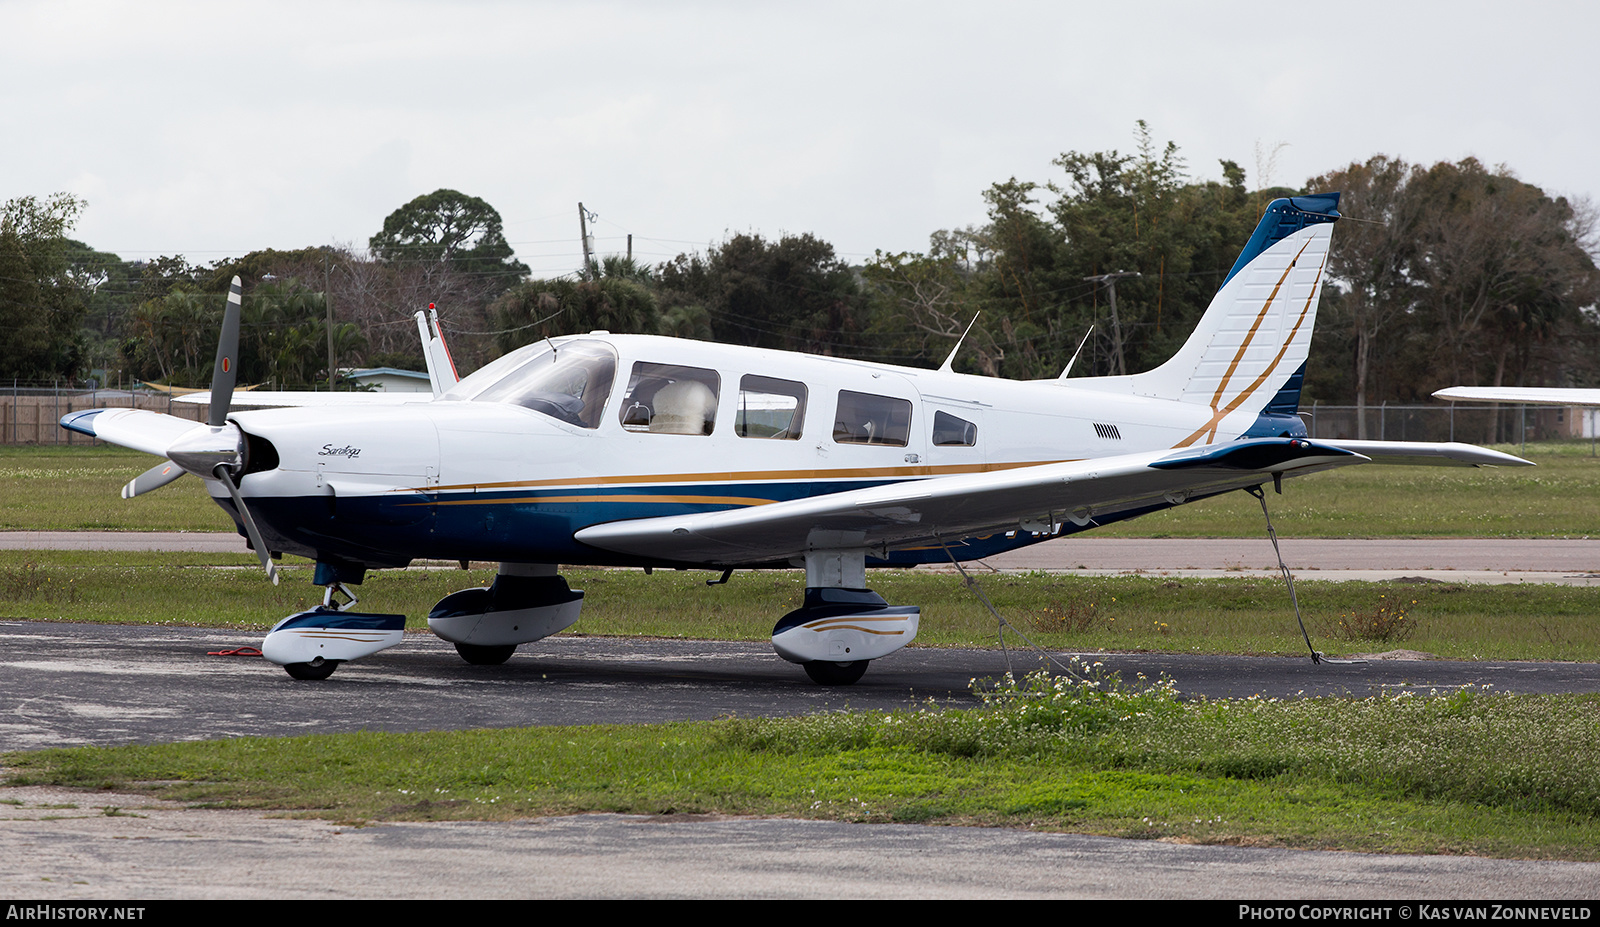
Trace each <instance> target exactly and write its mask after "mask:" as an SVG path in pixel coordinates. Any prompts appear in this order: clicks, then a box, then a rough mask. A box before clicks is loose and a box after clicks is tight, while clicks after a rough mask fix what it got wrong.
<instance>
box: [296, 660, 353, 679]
mask: <svg viewBox="0 0 1600 927" xmlns="http://www.w3.org/2000/svg"><path fill="white" fill-rule="evenodd" d="M340 662H342V661H340V660H323V661H322V662H321V663H285V664H284V665H283V669H284V672H286V673H288V674H289V675H290V676H293V677H294V678H296V679H327V678H328V677H329V676H332V675H333V671H334V670H336V669H338V668H339V664H340Z"/></svg>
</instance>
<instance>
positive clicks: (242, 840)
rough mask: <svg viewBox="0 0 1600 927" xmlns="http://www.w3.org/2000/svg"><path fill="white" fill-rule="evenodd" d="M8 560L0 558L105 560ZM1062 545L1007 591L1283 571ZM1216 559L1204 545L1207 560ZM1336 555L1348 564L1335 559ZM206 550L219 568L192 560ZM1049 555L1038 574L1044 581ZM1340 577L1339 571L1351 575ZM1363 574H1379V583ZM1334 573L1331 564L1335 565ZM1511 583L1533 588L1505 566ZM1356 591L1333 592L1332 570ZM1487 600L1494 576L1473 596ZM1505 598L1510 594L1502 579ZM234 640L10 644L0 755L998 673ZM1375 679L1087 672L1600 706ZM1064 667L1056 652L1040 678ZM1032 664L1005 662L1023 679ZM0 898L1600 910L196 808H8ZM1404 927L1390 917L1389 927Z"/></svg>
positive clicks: (446, 724) (1454, 677)
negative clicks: (501, 661)
mask: <svg viewBox="0 0 1600 927" xmlns="http://www.w3.org/2000/svg"><path fill="white" fill-rule="evenodd" d="M27 534H29V535H30V537H28V538H16V537H15V536H14V535H13V536H0V547H6V546H26V547H50V546H79V547H91V546H106V544H107V543H108V542H97V541H95V540H94V539H88V538H82V537H71V538H65V539H62V540H60V541H57V542H49V540H48V539H46V538H41V537H39V536H38V533H31V532H30V533H27ZM114 541H115V543H112V544H110V546H111V547H113V548H114V549H173V548H174V547H177V548H179V549H202V550H210V549H228V550H232V549H238V550H241V551H242V549H243V546H242V542H240V541H239V539H238V538H237V537H236V536H233V535H199V536H196V535H179V536H178V537H176V538H175V539H174V538H151V537H150V536H147V535H139V536H128V535H122V536H118V537H116V538H114ZM1322 543H1324V544H1326V545H1327V546H1324V547H1321V548H1320V549H1316V550H1312V549H1311V548H1312V547H1313V542H1307V541H1299V540H1295V541H1286V542H1285V544H1284V551H1285V556H1286V559H1288V560H1289V561H1290V564H1291V567H1293V568H1295V569H1297V570H1312V569H1315V567H1311V566H1306V565H1305V564H1306V563H1312V562H1316V563H1320V565H1321V567H1322V569H1317V570H1316V572H1315V574H1314V575H1315V576H1316V577H1317V578H1325V579H1332V578H1395V577H1398V576H1405V575H1418V574H1420V575H1422V576H1423V577H1424V578H1437V577H1442V578H1447V579H1454V580H1457V581H1477V582H1482V581H1499V582H1527V581H1563V582H1571V583H1580V584H1588V583H1590V582H1592V581H1593V580H1594V577H1593V576H1592V575H1590V574H1589V572H1588V571H1589V569H1590V567H1591V566H1592V565H1594V564H1596V563H1600V543H1596V542H1590V541H1576V542H1529V541H1512V542H1506V541H1490V542H1479V543H1477V544H1471V543H1469V544H1451V543H1449V542H1439V541H1427V542H1418V541H1399V542H1373V541H1359V542H1322ZM1188 544H1189V542H1176V541H1160V542H1150V541H1123V540H1120V539H1095V540H1094V541H1093V542H1092V544H1091V542H1090V541H1089V539H1082V540H1079V539H1067V540H1063V541H1056V542H1050V543H1048V544H1045V545H1039V546H1037V547H1034V548H1029V549H1026V550H1024V551H1019V552H1016V553H1014V554H1010V555H1006V557H1005V558H993V559H991V560H990V561H989V563H988V566H990V567H993V568H996V569H1062V570H1071V571H1073V572H1128V571H1141V572H1156V573H1160V572H1168V571H1171V572H1178V573H1183V574H1201V575H1209V574H1213V573H1220V574H1223V575H1241V574H1248V573H1251V572H1261V573H1264V574H1265V573H1271V572H1275V564H1276V560H1275V558H1274V557H1272V552H1271V547H1270V545H1268V544H1267V543H1266V542H1265V540H1260V541H1254V542H1252V541H1248V540H1246V541H1222V542H1201V543H1199V544H1196V545H1195V546H1187V545H1188ZM1207 544H1209V545H1210V546H1206V545H1207ZM1341 544H1344V545H1351V547H1350V549H1349V551H1348V552H1347V553H1344V554H1341V553H1339V550H1338V545H1341ZM200 545H216V546H214V547H206V546H200ZM1040 557H1045V558H1046V559H1044V560H1042V561H1041V560H1040V559H1039V558H1040ZM1339 557H1345V558H1346V559H1343V560H1340V559H1338V558H1339ZM1374 558H1375V559H1374ZM1330 564H1342V565H1343V566H1342V567H1331V566H1330ZM1518 567H1520V569H1519V568H1518ZM1341 569H1342V570H1343V571H1345V572H1347V573H1348V574H1349V575H1339V573H1340V570H1341ZM1475 575H1482V576H1485V577H1490V578H1475ZM1495 576H1498V577H1500V578H1499V579H1493V578H1492V577H1495ZM257 644H259V636H258V635H256V634H245V633H241V632H230V631H214V630H199V629H188V628H159V627H133V626H107V625H86V624H69V623H40V622H31V621H20V620H5V621H0V750H31V749H39V748H44V747H51V746H70V745H80V744H91V745H115V744H125V743H151V742H165V741H176V740H189V739H207V738H224V737H236V736H244V735H268V736H272V735H283V734H303V733H317V732H334V731H354V730H363V729H365V730H385V731H410V730H435V729H459V728H474V727H501V726H520V725H534V724H583V723H600V722H611V721H616V722H655V721H672V720H683V719H703V718H711V717H717V716H719V715H724V714H730V713H734V714H741V715H771V714H794V713H801V712H809V711H817V710H826V709H830V708H843V707H847V706H848V707H853V708H895V707H905V706H909V705H913V704H918V703H920V702H921V701H922V700H924V699H926V698H929V697H933V698H937V699H939V700H941V701H944V702H947V703H953V704H960V703H963V702H964V701H969V700H970V699H971V698H972V696H971V694H970V690H969V682H970V681H971V680H972V679H973V678H974V677H980V678H981V677H996V676H998V675H1000V674H1002V673H1004V672H1006V670H1007V668H1008V656H1007V654H1005V653H1002V652H1000V651H994V650H946V649H931V648H910V649H908V650H905V651H902V652H901V653H899V654H896V655H895V656H893V657H891V658H888V659H885V660H882V661H878V662H877V663H875V664H874V665H873V667H872V669H871V670H870V671H869V672H868V674H867V676H866V677H865V678H864V679H863V680H862V681H861V682H860V683H858V684H857V685H855V686H851V687H848V688H846V689H824V688H820V687H817V686H814V685H812V684H811V683H810V682H809V681H808V680H807V679H806V678H805V676H804V674H803V673H801V672H800V671H799V670H798V668H796V667H793V666H791V665H789V664H787V663H784V662H783V661H782V660H780V659H778V658H777V657H776V656H775V655H774V654H773V653H772V651H771V648H770V647H768V646H767V645H765V644H751V643H726V642H714V641H664V640H636V639H629V640H619V639H613V638H584V637H557V638H550V639H547V640H545V641H541V642H538V643H536V644H532V645H526V646H524V647H523V648H522V650H521V651H520V652H519V653H518V654H517V656H515V657H513V658H512V660H511V662H510V663H508V664H507V665H505V666H501V667H474V666H469V665H467V664H465V663H463V662H462V661H461V660H459V658H457V657H456V655H455V654H454V652H453V650H452V649H451V648H450V647H449V646H448V645H446V644H444V643H443V642H441V641H439V640H437V639H435V638H433V637H432V636H431V635H427V634H420V635H408V636H407V639H406V641H405V642H404V643H403V644H401V645H400V646H398V647H396V648H394V649H392V650H389V651H385V652H383V653H380V654H378V655H375V656H373V657H371V658H369V659H367V660H364V661H360V662H359V663H355V664H351V665H349V666H345V667H342V668H340V670H339V671H338V672H337V673H335V674H334V676H333V677H332V678H331V679H329V680H327V681H325V682H321V683H305V682H296V681H294V680H292V679H290V678H289V677H288V676H287V675H286V674H285V673H283V672H282V671H281V670H280V669H278V668H277V667H275V666H272V665H271V664H268V663H266V662H265V661H263V660H261V659H260V658H259V657H249V656H212V655H210V654H211V653H213V652H220V651H227V650H234V649H237V648H240V647H250V646H255V645H257ZM1414 656H1416V655H1410V654H1404V653H1391V654H1383V655H1376V656H1375V657H1374V659H1372V660H1371V661H1370V662H1366V663H1340V664H1331V663H1323V664H1321V665H1313V664H1312V662H1311V661H1310V660H1309V659H1307V658H1304V657H1299V658H1293V657H1226V656H1225V657H1217V656H1189V655H1182V654H1109V655H1106V654H1100V655H1087V656H1086V657H1085V658H1086V659H1088V660H1089V661H1090V662H1094V661H1100V662H1101V663H1103V664H1104V668H1105V669H1107V670H1111V671H1116V672H1120V673H1122V674H1123V675H1124V676H1125V677H1132V676H1134V675H1135V674H1138V673H1143V674H1145V675H1146V676H1149V677H1156V676H1160V675H1163V674H1165V675H1168V676H1170V677H1172V678H1173V679H1174V680H1175V681H1176V683H1177V685H1178V687H1179V689H1180V690H1181V691H1183V692H1186V693H1190V694H1204V695H1208V696H1213V697H1223V696H1247V695H1263V696H1268V697H1295V696H1298V695H1302V694H1303V695H1318V694H1333V695H1339V694H1349V695H1356V696H1360V695H1366V694H1370V693H1373V692H1375V691H1380V690H1391V691H1393V690H1406V691H1415V692H1431V691H1451V690H1454V689H1456V688H1459V687H1461V686H1469V685H1470V686H1491V687H1493V688H1494V689H1496V690H1500V691H1512V692H1597V691H1600V666H1596V665H1593V664H1572V663H1516V662H1510V661H1495V662H1474V663H1465V662H1452V661H1436V660H1416V659H1408V657H1414ZM1050 658H1051V659H1055V660H1063V659H1068V658H1070V655H1069V654H1059V653H1058V654H1052V655H1050ZM1041 665H1045V658H1044V657H1042V656H1041V655H1038V654H1033V653H1029V652H1026V651H1014V652H1012V653H1011V654H1010V655H1009V668H1010V669H1011V670H1012V671H1014V672H1017V673H1022V672H1026V671H1028V670H1031V669H1033V668H1035V667H1038V666H1041ZM0 800H3V801H4V802H5V804H4V805H3V806H0V807H4V808H5V809H6V810H5V811H4V812H0V859H3V860H6V861H7V862H6V863H4V864H0V890H4V891H5V892H6V894H7V895H8V896H10V897H13V898H19V899H21V898H31V899H40V900H56V899H92V898H125V899H126V898H150V899H155V898H301V899H321V898H499V897H585V898H598V897H609V898H645V897H649V898H706V897H715V898H778V897H783V898H834V899H840V898H1013V897H1052V898H1231V899H1239V898H1296V899H1317V898H1327V899H1338V900H1341V901H1349V900H1356V899H1385V898H1387V899H1403V898H1418V897H1425V898H1461V899H1465V898H1502V899H1504V898H1518V899H1535V898H1537V899H1590V898H1593V897H1595V896H1597V895H1600V865H1596V864H1589V863H1557V862H1529V861H1516V860H1490V859H1473V858H1462V857H1446V856H1427V857H1414V856H1382V855H1373V854H1358V853H1316V852H1306V851H1292V850H1277V849H1262V848H1244V847H1222V846H1183V845H1175V844H1170V843H1163V842H1159V841H1126V840H1112V839H1108V838H1098V837H1084V836H1078V835H1069V834H1039V833H1030V832H1019V831H996V830H983V829H971V828H954V827H921V826H911V825H859V824H841V823H835V822H817V821H793V820H750V819H729V818H710V817H686V816H672V815H665V816H657V817H638V816H621V815H581V816H575V817H569V818H554V819H540V820H534V821H523V822H516V823H511V824H487V823H477V822H466V823H462V822H455V823H440V824H385V825H381V826H374V827H364V828H350V827H341V826H339V825H336V824H329V823H326V822H315V821H297V820H283V819H274V818H265V817H262V816H261V815H259V814H257V813H253V812H244V811H218V810H201V809H188V808H181V807H178V806H173V805H168V804H164V803H160V802H152V801H151V800H149V799H147V798H144V797H140V796H124V795H116V794H112V793H83V792H66V791H61V790H52V789H42V788H15V787H12V788H5V789H0ZM1389 916H1390V917H1391V918H1394V917H1395V915H1394V914H1393V913H1391V914H1390V915H1389Z"/></svg>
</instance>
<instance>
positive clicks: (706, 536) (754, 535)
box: [576, 438, 1515, 565]
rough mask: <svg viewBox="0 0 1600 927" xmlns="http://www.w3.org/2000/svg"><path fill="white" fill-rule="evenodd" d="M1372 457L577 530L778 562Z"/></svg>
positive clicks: (1105, 471)
mask: <svg viewBox="0 0 1600 927" xmlns="http://www.w3.org/2000/svg"><path fill="white" fill-rule="evenodd" d="M1367 459H1368V458H1367V457H1365V456H1362V455H1361V454H1358V453H1355V452H1353V451H1350V450H1346V449H1344V448H1340V447H1335V446H1333V445H1329V444H1320V443H1317V442H1313V441H1306V440H1303V439H1293V438H1291V439H1281V438H1270V439H1261V440H1253V441H1235V442H1230V443H1228V444H1223V445H1208V446H1205V447H1200V448H1193V449H1188V450H1182V451H1177V452H1174V451H1171V450H1162V451H1156V452H1151V453H1142V454H1129V455H1126V456H1122V457H1110V458H1101V459H1097V460H1087V461H1071V462H1067V463H1054V464H1041V465H1039V466H1034V467H1022V468H1018V469H1014V470H1005V471H999V472H990V473H971V474H961V475H957V476H945V477H934V478H931V479H925V480H911V481H906V482H901V483H894V484H891V485H888V486H876V487H871V488H867V489H858V490H852V491H849V492H840V493H832V494H829V495H824V496H813V497H810V498H807V499H796V500H793V501H789V502H777V503H772V504H770V505H760V506H751V507H748V508H740V509H729V510H725V511H720V512H708V513H704V514H698V515H673V516H664V517H660V518H645V519H636V520H631V521H621V522H611V523H609V524H604V525H594V526H592V527H589V528H584V529H583V530H581V531H579V532H578V533H577V535H576V538H577V540H578V541H580V542H582V543H584V544H588V545H590V546H592V547H598V548H600V549H602V550H608V551H612V552H615V553H624V554H629V555H633V556H640V557H652V558H659V559H662V560H669V561H677V562H681V563H704V564H714V565H733V564H747V563H761V562H771V561H774V560H782V559H789V558H796V557H801V556H803V555H804V554H805V552H806V551H807V550H817V549H828V548H858V549H869V550H874V549H875V550H893V549H896V548H901V547H910V546H916V545H920V544H927V543H937V542H939V541H941V540H942V541H948V542H952V543H953V542H956V541H959V540H960V539H962V538H965V537H971V536H975V535H981V534H988V533H993V532H996V531H1009V530H1016V529H1017V528H1018V527H1019V526H1025V525H1047V524H1055V523H1062V522H1067V521H1071V522H1074V523H1077V524H1088V523H1089V522H1090V521H1092V520H1095V519H1097V518H1103V517H1109V516H1111V515H1114V514H1116V513H1119V512H1125V511H1128V510H1132V509H1138V508H1146V507H1149V506H1152V505H1162V504H1167V505H1176V504H1179V503H1182V502H1185V501H1187V500H1189V499H1191V498H1199V497H1202V496H1209V495H1214V494H1216V493H1219V492H1227V491H1229V490H1233V489H1241V488H1244V487H1246V486H1256V485H1259V484H1261V483H1264V482H1267V481H1269V480H1272V479H1274V478H1275V477H1277V476H1280V475H1287V476H1298V475H1301V474H1305V473H1313V472H1316V471H1318V470H1327V469H1331V468H1333V467H1339V466H1345V465H1347V464H1354V463H1363V462H1365V461H1366V460H1367ZM1510 459H1513V460H1514V459H1515V458H1510ZM1029 530H1033V529H1029Z"/></svg>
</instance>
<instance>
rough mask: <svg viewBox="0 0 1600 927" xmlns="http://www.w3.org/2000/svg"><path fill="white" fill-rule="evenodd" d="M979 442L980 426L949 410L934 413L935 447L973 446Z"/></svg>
mask: <svg viewBox="0 0 1600 927" xmlns="http://www.w3.org/2000/svg"><path fill="white" fill-rule="evenodd" d="M977 443H978V426H977V425H974V424H972V423H971V422H969V421H967V420H966V419H964V418H958V417H956V416H954V415H951V414H950V413H948V412H935V413H933V444H934V446H935V447H972V446H973V445H975V444H977Z"/></svg>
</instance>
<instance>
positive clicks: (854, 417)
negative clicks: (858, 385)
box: [833, 389, 911, 447]
mask: <svg viewBox="0 0 1600 927" xmlns="http://www.w3.org/2000/svg"><path fill="white" fill-rule="evenodd" d="M910 438H911V403H910V402H908V401H907V400H904V399H895V398H893V397H891V396H874V395H872V394H871V393H857V392H853V391H851V390H847V389H842V390H840V391H839V410H838V412H837V413H835V414H834V416H833V440H834V441H835V442H837V443H839V444H887V445H891V446H893V447H905V446H906V444H907V443H908V442H909V441H910Z"/></svg>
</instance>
